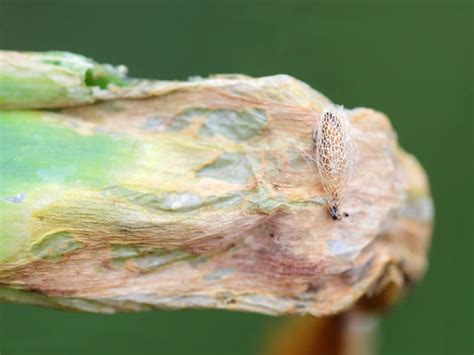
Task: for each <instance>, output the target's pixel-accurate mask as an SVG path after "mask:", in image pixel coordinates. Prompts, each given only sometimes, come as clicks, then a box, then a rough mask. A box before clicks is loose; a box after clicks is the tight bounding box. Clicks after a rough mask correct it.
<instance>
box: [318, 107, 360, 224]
mask: <svg viewBox="0 0 474 355" xmlns="http://www.w3.org/2000/svg"><path fill="white" fill-rule="evenodd" d="M313 141H314V154H315V160H316V164H317V167H318V171H319V175H320V178H321V181H322V184H323V188H324V193H325V195H326V202H327V205H328V209H329V214H330V216H331V218H332V219H334V220H339V219H341V213H340V211H339V205H340V201H341V197H342V195H343V192H344V188H345V185H346V184H347V180H348V178H349V176H350V174H351V171H352V165H353V160H354V154H355V144H354V141H353V138H352V133H351V125H350V122H349V120H348V118H347V116H346V114H345V113H344V110H343V108H342V107H341V106H334V105H331V106H329V107H327V108H326V109H325V110H324V111H323V112H322V114H321V116H320V117H319V121H318V122H317V124H316V128H315V130H314V132H313ZM343 215H344V216H345V217H348V216H349V215H348V214H347V213H344V214H343Z"/></svg>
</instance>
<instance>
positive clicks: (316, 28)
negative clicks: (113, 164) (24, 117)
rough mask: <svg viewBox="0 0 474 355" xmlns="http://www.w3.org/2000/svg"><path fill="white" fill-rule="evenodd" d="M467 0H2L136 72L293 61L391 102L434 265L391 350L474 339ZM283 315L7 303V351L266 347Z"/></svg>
mask: <svg viewBox="0 0 474 355" xmlns="http://www.w3.org/2000/svg"><path fill="white" fill-rule="evenodd" d="M472 26H473V5H472V2H471V1H465V2H462V1H453V0H446V1H429V0H425V1H423V0H422V1H404V0H398V1H351V2H349V1H330V0H327V1H310V0H304V1H294V0H293V1H292V0H287V1H269V0H268V1H265V0H256V1H237V0H227V1H224V0H220V1H219V0H207V1H191V0H190V1H171V0H161V1H144V0H128V1H125V0H122V1H108V0H106V1H99V0H96V1H93V0H82V1H72V0H69V1H68V0H63V1H59V0H57V1H51V0H47V1H40V0H36V1H34V0H29V1H21V0H20V1H12V0H1V2H0V47H1V48H3V49H12V50H41V51H42V50H53V49H55V50H56V49H57V50H67V51H72V52H76V53H81V54H84V55H87V56H90V57H92V58H94V59H96V60H97V61H100V62H108V63H114V64H126V65H127V66H128V67H129V68H130V73H131V75H132V76H135V77H147V78H156V79H186V78H187V77H188V76H192V75H202V76H205V75H207V74H212V73H245V74H249V75H253V76H263V75H270V74H275V73H287V74H290V75H293V76H295V77H296V78H299V79H301V80H303V81H306V82H307V83H309V84H310V85H311V86H313V87H314V88H316V89H318V90H320V91H321V92H323V93H324V94H326V95H327V96H328V97H330V98H331V99H332V100H333V101H335V102H337V103H340V104H344V105H345V106H347V107H355V106H367V107H373V108H376V109H378V110H381V111H383V112H385V113H386V114H388V115H389V117H390V118H391V120H392V122H393V125H394V126H395V128H396V130H397V132H398V134H399V138H400V142H401V144H402V145H403V147H404V148H406V149H407V150H408V151H409V152H412V153H414V154H415V155H416V156H417V157H418V158H419V160H420V161H421V163H422V164H423V166H424V167H425V168H426V170H427V172H428V174H429V177H430V181H431V184H432V190H433V194H434V198H435V203H436V227H435V235H434V241H433V246H432V250H431V253H430V261H431V265H430V268H429V272H428V274H427V275H426V278H425V279H424V281H423V282H422V283H421V284H419V285H418V286H417V287H416V288H414V289H413V290H412V292H411V293H410V295H409V296H408V297H407V298H406V299H405V300H403V302H402V303H401V304H400V305H399V306H397V307H396V308H395V309H394V310H393V311H392V312H390V313H389V314H387V315H386V316H385V317H384V320H383V322H382V339H383V341H382V346H381V354H383V355H400V354H407V355H411V354H413V355H438V354H446V355H458V354H459V355H461V354H463V355H465V354H472V353H473V351H474V348H473V345H472V338H473V325H472V320H473V307H472V281H473V273H472V271H473V268H472V252H473V248H472V237H473V233H472V232H473V228H472V227H473V223H472V218H473V208H472V198H473V191H472V186H473V184H472V182H473V176H472V170H473V169H472V161H473V158H472V133H473V130H472V123H471V120H472V118H473V105H472V104H473V101H472V98H473V43H474V41H473V27H472ZM282 320H283V319H282V318H274V317H267V316H262V315H256V314H247V313H230V312H224V311H195V310H189V311H188V310H186V311H154V312H146V313H139V314H121V315H114V316H104V315H93V314H78V313H66V312H59V311H54V310H48V309H42V308H35V307H31V306H23V305H13V304H0V352H1V354H2V355H19V354H40V355H43V354H44V355H56V354H58V355H59V354H61V355H63V354H114V355H121V354H166V355H168V354H169V355H174V354H179V355H183V354H203V355H204V354H206V355H208V354H219V355H230V354H242V355H246V354H257V353H258V349H259V344H260V343H261V338H262V337H263V336H265V335H266V334H267V332H268V330H269V329H271V328H272V327H274V326H275V325H276V324H278V323H279V322H281V321H282Z"/></svg>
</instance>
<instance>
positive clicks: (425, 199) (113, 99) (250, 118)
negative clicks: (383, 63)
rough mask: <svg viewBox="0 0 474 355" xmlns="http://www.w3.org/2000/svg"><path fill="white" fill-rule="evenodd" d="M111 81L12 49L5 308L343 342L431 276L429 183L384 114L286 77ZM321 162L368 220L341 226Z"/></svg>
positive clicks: (5, 129) (0, 140) (2, 244)
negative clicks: (135, 315)
mask: <svg viewBox="0 0 474 355" xmlns="http://www.w3.org/2000/svg"><path fill="white" fill-rule="evenodd" d="M104 68H105V69H104ZM110 68H111V67H109V66H107V65H102V64H98V63H95V62H94V61H92V60H90V59H87V58H84V57H82V56H77V55H73V54H70V53H63V52H48V53H19V52H5V51H3V52H2V51H0V152H1V154H0V165H1V167H2V168H1V169H0V216H1V218H0V302H3V301H9V302H19V303H21V302H22V303H29V304H37V305H42V306H48V307H55V308H61V309H71V310H79V311H87V312H97V313H113V312H130V311H139V310H148V309H150V308H170V309H175V308H191V307H193V308H195V307H200V308H215V309H229V310H243V311H251V312H259V313H265V314H273V315H284V314H309V315H313V316H318V317H324V316H331V318H330V319H332V320H334V321H335V322H332V321H331V323H328V324H331V325H330V326H326V325H324V326H323V325H320V324H319V325H317V327H319V328H318V329H322V330H324V329H329V330H331V332H332V329H334V327H333V324H334V325H337V324H341V325H342V324H344V322H347V321H348V320H350V319H351V318H350V317H346V313H347V312H351V309H354V307H355V308H359V305H360V306H363V308H364V310H366V309H367V310H369V308H371V307H372V308H374V309H379V307H380V306H383V305H386V304H389V303H390V302H393V301H394V300H395V299H396V296H397V295H398V294H399V293H397V290H401V288H402V287H403V286H404V284H403V282H404V280H409V281H410V284H413V283H414V282H416V281H417V280H419V279H420V278H421V277H422V275H423V272H424V271H425V269H426V252H427V250H428V247H429V242H430V234H431V224H432V200H431V195H430V192H429V185H428V181H427V179H426V176H425V174H424V171H423V169H422V168H421V167H420V165H419V164H418V163H417V161H416V159H415V158H414V157H413V156H411V155H409V154H407V153H405V151H404V150H403V149H401V147H400V146H399V145H398V142H397V140H396V134H395V132H394V131H393V128H392V126H391V125H390V124H389V120H388V118H387V117H386V116H385V115H384V114H382V113H380V112H377V111H374V110H371V109H366V108H358V109H353V110H346V111H342V109H339V108H337V107H333V106H331V107H328V106H329V105H331V102H330V100H329V99H328V98H326V97H325V96H324V95H322V94H320V93H318V92H317V91H315V90H313V89H312V88H311V87H309V86H308V85H307V84H305V83H303V82H301V81H299V80H296V79H294V78H292V77H289V76H287V75H275V76H271V77H263V78H251V77H248V76H243V75H218V76H212V77H210V78H202V79H200V80H196V79H195V80H192V81H154V80H136V79H130V78H128V77H123V71H122V70H119V69H118V68H117V69H116V70H112V69H110ZM119 68H120V67H119ZM106 69H110V70H106ZM325 107H328V108H327V109H326V110H325V111H324V113H323V115H322V116H321V119H318V118H319V117H316V118H315V112H318V115H319V112H320V111H321V108H325ZM51 108H54V110H51ZM344 112H346V113H347V116H349V117H350V125H349V122H348V121H347V119H346V116H345V115H344ZM315 121H316V122H315ZM315 123H316V124H317V126H318V127H317V129H316V132H314V133H315V136H314V138H315V144H314V148H315V149H313V147H312V148H311V150H310V151H307V148H308V144H307V143H309V142H308V141H309V140H310V137H311V136H312V134H313V130H314V126H315ZM349 126H350V127H349ZM350 128H352V131H353V132H352V134H353V138H354V140H356V141H357V142H361V143H360V144H359V146H358V148H357V154H356V163H357V165H356V168H355V169H354V170H355V171H354V172H356V173H357V174H354V175H353V176H352V178H350V179H349V180H348V178H349V172H350V166H351V164H352V161H353V157H354V154H353V152H352V149H353V146H352V145H351V141H352V138H351V134H350ZM362 142H363V144H362ZM305 143H306V144H305ZM316 143H317V144H316ZM300 144H301V145H300ZM316 145H317V146H316ZM295 148H296V150H295ZM316 148H317V149H316ZM316 154H318V156H316ZM317 158H318V161H317ZM308 162H310V164H308ZM317 162H318V164H319V172H320V173H321V178H322V181H323V183H324V184H325V188H326V189H327V195H328V202H329V203H330V204H332V205H331V206H332V207H340V209H341V214H342V215H344V213H343V212H345V211H347V212H349V213H350V214H351V217H352V216H357V219H356V218H349V219H346V220H345V223H336V222H334V221H333V220H332V219H331V218H329V217H328V216H326V212H327V207H326V206H325V205H324V204H321V203H320V201H319V199H318V198H315V197H316V196H315V195H318V194H320V193H319V190H320V189H319V186H320V183H319V182H318V181H319V180H320V179H319V177H318V175H319V173H318V170H317V167H318V164H317ZM315 177H318V178H317V179H315ZM344 190H346V194H345V196H344V197H343V199H342V200H341V198H342V193H343V192H344ZM349 206H350V209H349ZM336 216H337V215H336ZM359 302H360V303H359ZM356 310H357V309H356ZM341 312H343V313H344V316H343V317H342V318H332V316H333V315H336V314H339V313H341ZM347 329H349V328H347ZM351 329H352V328H351ZM308 334H310V333H308ZM311 334H312V333H311ZM331 334H332V333H331ZM331 337H332V335H331ZM326 338H327V334H326V333H324V334H323V335H321V337H320V338H314V341H317V342H318V344H327V341H326ZM332 338H333V337H332ZM336 338H337V339H339V338H340V337H339V336H338V337H336ZM318 339H321V341H318ZM280 348H281V347H280ZM293 348H295V347H293ZM293 348H290V349H291V350H293ZM281 349H283V348H281ZM331 349H332V348H331ZM285 350H286V349H283V350H282V351H281V352H280V353H281V354H285V355H286V354H290V353H291V352H292V351H289V350H288V351H285ZM334 352H335V350H334V351H333V350H331V353H334ZM317 353H318V354H319V353H320V354H328V352H327V351H326V350H321V351H318V352H317ZM338 353H339V352H338ZM340 353H342V352H340ZM359 353H364V354H367V352H359ZM344 354H346V353H344Z"/></svg>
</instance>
